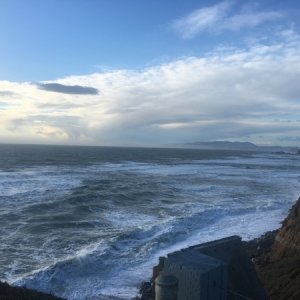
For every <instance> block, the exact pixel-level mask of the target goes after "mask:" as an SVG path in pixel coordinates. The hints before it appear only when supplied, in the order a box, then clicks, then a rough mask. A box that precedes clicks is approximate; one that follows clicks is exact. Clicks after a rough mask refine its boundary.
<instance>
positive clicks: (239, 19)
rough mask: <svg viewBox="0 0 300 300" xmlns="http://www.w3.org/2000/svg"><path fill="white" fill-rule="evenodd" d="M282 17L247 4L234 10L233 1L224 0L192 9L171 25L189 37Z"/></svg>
mask: <svg viewBox="0 0 300 300" xmlns="http://www.w3.org/2000/svg"><path fill="white" fill-rule="evenodd" d="M283 17H284V14H283V13H282V12H280V11H258V10H256V9H255V7H251V6H249V5H248V6H242V8H241V9H240V10H235V1H224V2H221V3H219V4H215V5H213V6H209V7H204V8H200V9H197V10H194V11H192V12H191V13H190V14H188V15H187V16H185V17H182V18H180V19H177V20H175V21H173V22H172V24H171V26H172V28H173V29H174V30H175V31H177V32H178V33H179V34H180V35H181V36H182V38H184V39H190V38H193V37H195V36H197V35H198V34H200V33H202V32H204V31H210V32H213V33H221V32H223V31H226V30H227V31H239V30H242V29H244V28H254V27H257V26H259V25H261V24H263V23H266V22H272V21H276V20H278V19H281V18H283Z"/></svg>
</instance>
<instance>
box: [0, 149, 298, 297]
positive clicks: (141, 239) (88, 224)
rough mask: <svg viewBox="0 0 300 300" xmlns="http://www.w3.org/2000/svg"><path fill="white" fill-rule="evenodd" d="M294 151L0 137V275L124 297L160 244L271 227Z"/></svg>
mask: <svg viewBox="0 0 300 300" xmlns="http://www.w3.org/2000/svg"><path fill="white" fill-rule="evenodd" d="M299 170H300V162H299V156H297V155H290V154H272V153H254V152H239V151H208V150H196V149H190V150H187V149H144V148H110V147H67V146H31V145H22V146H21V145H0V187H1V188H0V239H1V242H0V279H2V280H7V281H9V282H10V283H14V284H18V285H24V284H25V285H26V286H28V287H31V288H34V289H39V290H42V291H46V292H51V293H54V294H56V295H58V296H62V297H66V298H68V299H112V298H111V297H112V296H115V297H119V298H120V299H130V298H131V297H132V296H134V295H135V293H136V292H137V290H136V286H137V284H138V283H139V282H140V281H142V280H144V279H147V277H148V276H150V273H151V268H152V265H153V264H154V263H156V260H157V258H158V257H159V256H160V255H163V254H165V253H167V252H170V251H173V250H176V249H179V248H181V247H186V246H188V245H191V244H194V243H200V242H204V241H208V240H212V239H215V238H219V237H223V236H226V235H231V234H239V235H241V236H242V237H243V238H245V239H249V238H252V237H255V236H257V235H259V234H261V233H263V232H264V231H266V230H269V229H274V228H276V227H278V226H279V222H280V221H281V220H282V218H283V217H284V215H285V214H286V212H287V210H288V208H289V207H290V205H291V203H292V202H293V201H294V200H295V199H296V198H297V197H298V193H299V190H300V189H299V187H300V172H299Z"/></svg>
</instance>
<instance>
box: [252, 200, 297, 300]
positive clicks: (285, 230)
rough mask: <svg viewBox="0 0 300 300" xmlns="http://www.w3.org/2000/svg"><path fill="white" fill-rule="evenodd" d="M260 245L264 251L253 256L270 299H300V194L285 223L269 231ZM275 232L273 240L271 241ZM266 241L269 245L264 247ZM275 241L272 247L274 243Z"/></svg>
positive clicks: (259, 248) (258, 246)
mask: <svg viewBox="0 0 300 300" xmlns="http://www.w3.org/2000/svg"><path fill="white" fill-rule="evenodd" d="M267 236H268V238H267V240H265V239H264V238H262V239H261V241H260V243H259V244H258V245H257V248H256V249H258V250H260V251H261V253H260V255H258V256H256V257H255V258H253V261H254V263H255V265H256V270H257V273H258V275H259V277H260V279H261V281H262V282H263V284H264V287H265V289H266V290H267V293H268V296H269V299H270V300H299V299H300V198H299V199H298V200H297V202H296V203H295V204H294V205H293V207H292V208H291V210H290V212H289V214H288V216H287V218H286V219H285V220H284V221H283V223H282V227H281V228H280V229H279V230H278V231H277V232H275V233H273V234H272V233H269V234H267ZM272 236H274V241H273V243H272V242H270V241H271V240H272ZM264 243H266V244H267V245H268V247H266V248H265V249H264V251H262V249H263V248H264V246H263V244H264ZM270 244H271V247H270Z"/></svg>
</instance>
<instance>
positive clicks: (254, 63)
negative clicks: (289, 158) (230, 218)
mask: <svg viewBox="0 0 300 300" xmlns="http://www.w3.org/2000/svg"><path fill="white" fill-rule="evenodd" d="M224 9H225V8H223V10H224ZM299 45H300V39H299V36H298V35H297V34H296V33H295V32H293V31H292V30H286V31H282V32H279V33H278V35H277V41H275V39H274V42H273V43H270V44H268V45H267V44H264V45H263V44H258V43H256V44H252V45H251V46H249V47H248V48H239V49H238V48H236V49H225V48H223V49H219V50H216V51H215V52H213V53H210V54H208V55H206V56H203V57H185V58H182V59H177V60H174V61H172V62H170V63H167V64H162V65H157V66H154V67H150V68H147V69H144V70H140V71H133V70H116V71H110V72H103V73H94V74H90V75H85V76H69V77H66V78H61V79H57V80H54V81H53V83H51V84H50V85H49V83H40V84H39V85H38V86H36V85H33V84H31V83H26V82H24V83H16V82H9V81H1V82H0V90H1V91H5V92H4V93H0V102H1V109H0V125H1V126H0V139H1V141H3V142H16V141H17V142H37V143H62V144H93V145H162V144H172V143H183V142H190V141H201V140H202V141H205V140H240V141H243V140H249V141H252V142H256V143H261V144H268V143H274V144H290V145H293V144H296V143H298V142H299V141H298V137H299V133H300V118H299V113H298V112H299V111H300V101H299V100H300V99H299V98H300V86H299V80H298V78H299V77H300V46H299ZM41 87H43V88H41ZM87 87H93V88H87ZM49 90H51V91H56V93H49V92H48V91H49ZM98 90H99V91H100V90H101V93H98V92H97V93H96V91H98ZM70 91H72V92H70ZM74 91H76V93H75V92H74Z"/></svg>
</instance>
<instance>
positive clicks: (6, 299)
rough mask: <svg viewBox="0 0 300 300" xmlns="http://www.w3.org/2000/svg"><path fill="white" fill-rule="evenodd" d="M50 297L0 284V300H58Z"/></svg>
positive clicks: (3, 283) (58, 299)
mask: <svg viewBox="0 0 300 300" xmlns="http://www.w3.org/2000/svg"><path fill="white" fill-rule="evenodd" d="M60 299H62V298H58V297H55V296H52V295H47V294H44V293H41V292H37V291H33V290H30V289H26V288H23V287H13V286H10V285H9V284H7V283H5V282H0V300H60Z"/></svg>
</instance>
